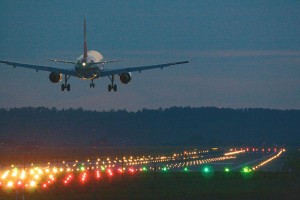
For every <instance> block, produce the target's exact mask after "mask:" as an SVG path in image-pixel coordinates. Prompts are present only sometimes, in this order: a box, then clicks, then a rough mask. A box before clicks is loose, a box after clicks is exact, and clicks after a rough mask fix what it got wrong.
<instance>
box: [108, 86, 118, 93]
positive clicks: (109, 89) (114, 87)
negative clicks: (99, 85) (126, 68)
mask: <svg viewBox="0 0 300 200" xmlns="http://www.w3.org/2000/svg"><path fill="white" fill-rule="evenodd" d="M112 89H113V90H114V92H116V91H117V89H118V87H117V85H116V84H114V85H108V91H109V92H111V90H112Z"/></svg>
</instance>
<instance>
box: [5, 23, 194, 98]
mask: <svg viewBox="0 0 300 200" xmlns="http://www.w3.org/2000/svg"><path fill="white" fill-rule="evenodd" d="M49 61H53V62H60V63H65V64H73V65H74V66H75V67H74V69H61V68H56V67H47V66H42V65H32V64H25V63H17V62H10V61H3V60H0V63H4V64H7V65H11V66H13V67H14V68H15V67H23V68H29V69H35V70H36V71H37V72H38V71H39V70H41V71H48V72H50V75H49V79H50V81H51V82H52V83H59V82H60V81H62V79H63V76H64V83H62V84H61V90H62V91H64V90H65V89H66V90H67V91H70V84H68V80H69V78H70V77H76V78H79V79H83V80H90V81H91V83H90V88H94V87H95V83H94V80H95V79H98V78H102V77H108V78H109V79H110V81H111V84H109V85H108V91H109V92H111V91H112V90H113V91H114V92H116V91H117V85H116V84H115V76H119V78H120V81H121V83H123V84H128V83H129V82H130V81H131V79H132V75H131V72H140V73H141V71H143V70H149V69H156V68H161V69H163V68H164V67H168V66H173V65H179V64H186V63H189V61H180V62H170V63H164V64H157V65H149V66H140V67H129V68H121V69H110V70H109V69H105V68H104V65H105V64H108V63H113V62H119V61H120V60H110V61H105V60H103V56H102V55H101V53H99V52H97V51H94V50H93V51H88V50H87V38H86V20H85V19H84V41H83V54H82V55H81V56H79V57H78V58H77V59H76V61H68V60H57V59H50V60H49Z"/></svg>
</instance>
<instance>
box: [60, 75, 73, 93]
mask: <svg viewBox="0 0 300 200" xmlns="http://www.w3.org/2000/svg"><path fill="white" fill-rule="evenodd" d="M70 77H71V76H70V75H69V76H68V75H67V74H65V84H61V91H65V89H67V91H70V90H71V86H70V84H68V80H69V78H70Z"/></svg>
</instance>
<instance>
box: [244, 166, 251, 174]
mask: <svg viewBox="0 0 300 200" xmlns="http://www.w3.org/2000/svg"><path fill="white" fill-rule="evenodd" d="M242 172H243V173H249V172H251V169H249V167H244V168H243V170H242Z"/></svg>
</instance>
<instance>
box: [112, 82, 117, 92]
mask: <svg viewBox="0 0 300 200" xmlns="http://www.w3.org/2000/svg"><path fill="white" fill-rule="evenodd" d="M113 88H114V91H115V92H116V91H117V90H118V87H117V85H116V84H115V85H114V86H113Z"/></svg>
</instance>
